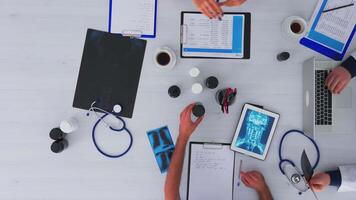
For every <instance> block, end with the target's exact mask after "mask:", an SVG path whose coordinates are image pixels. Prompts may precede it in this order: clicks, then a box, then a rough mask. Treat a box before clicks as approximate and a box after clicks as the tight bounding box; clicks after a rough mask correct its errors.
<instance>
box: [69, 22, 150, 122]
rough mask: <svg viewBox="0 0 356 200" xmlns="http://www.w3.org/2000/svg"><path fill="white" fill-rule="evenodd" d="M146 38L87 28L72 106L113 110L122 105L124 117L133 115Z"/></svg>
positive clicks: (121, 113)
mask: <svg viewBox="0 0 356 200" xmlns="http://www.w3.org/2000/svg"><path fill="white" fill-rule="evenodd" d="M146 43H147V42H146V40H142V39H136V38H130V37H123V36H121V35H120V34H112V33H107V32H103V31H98V30H94V29H88V30H87V34H86V39H85V44H84V50H83V55H82V60H81V64H80V70H79V74H78V80H77V86H76V89H75V94H74V100H73V107H75V108H79V109H84V110H88V109H90V108H91V106H92V105H93V103H95V106H96V107H99V108H100V109H103V110H105V111H107V112H112V110H113V107H114V106H115V105H117V104H118V105H120V106H121V107H122V111H121V112H120V113H119V114H118V115H119V116H122V117H127V118H132V115H133V111H134V107H135V101H136V94H137V90H138V86H139V81H140V76H141V69H142V63H143V59H144V55H145V51H146Z"/></svg>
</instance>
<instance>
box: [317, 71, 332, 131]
mask: <svg viewBox="0 0 356 200" xmlns="http://www.w3.org/2000/svg"><path fill="white" fill-rule="evenodd" d="M328 74H329V71H328V70H315V125H332V94H331V92H330V91H329V90H328V88H327V87H326V86H325V80H326V77H327V76H328Z"/></svg>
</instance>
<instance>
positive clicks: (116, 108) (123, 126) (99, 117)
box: [87, 101, 133, 158]
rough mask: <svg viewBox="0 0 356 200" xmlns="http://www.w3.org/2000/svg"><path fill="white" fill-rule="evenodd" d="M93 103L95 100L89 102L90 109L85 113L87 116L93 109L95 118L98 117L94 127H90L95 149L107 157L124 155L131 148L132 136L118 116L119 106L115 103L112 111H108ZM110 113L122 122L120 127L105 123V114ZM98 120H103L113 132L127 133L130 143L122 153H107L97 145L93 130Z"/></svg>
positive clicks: (94, 130)
mask: <svg viewBox="0 0 356 200" xmlns="http://www.w3.org/2000/svg"><path fill="white" fill-rule="evenodd" d="M95 103H96V101H94V102H93V103H92V104H91V106H90V109H89V112H88V113H87V116H89V113H90V112H91V111H93V112H94V113H95V115H96V116H97V118H98V121H96V123H95V124H94V127H93V129H92V139H93V143H94V145H95V147H96V149H97V150H98V151H99V152H100V153H101V154H103V155H104V156H106V157H109V158H119V157H122V156H124V155H125V154H127V153H128V152H129V151H130V149H131V147H132V142H133V138H132V134H131V132H130V130H129V129H127V127H126V123H125V121H124V119H122V118H121V117H120V116H118V114H119V113H120V112H121V110H122V108H121V106H120V105H118V104H117V105H115V106H114V107H113V111H112V112H108V111H106V110H104V109H101V108H98V107H96V106H95ZM96 111H100V112H103V113H104V115H103V116H100V115H99V114H98V113H97V112H96ZM110 115H111V116H113V117H115V118H116V119H118V120H119V121H120V122H121V123H122V127H121V128H114V127H112V126H111V125H110V124H109V123H107V122H106V121H105V118H106V117H107V116H110ZM100 122H103V123H104V124H106V125H107V126H108V127H109V128H110V129H111V130H112V131H115V132H126V133H127V134H128V135H129V137H130V144H129V146H128V147H127V148H126V149H125V150H124V151H123V152H122V153H119V154H109V153H106V152H105V151H103V150H102V149H101V148H100V147H99V145H98V143H97V141H96V138H95V132H96V128H97V126H98V125H99V124H100Z"/></svg>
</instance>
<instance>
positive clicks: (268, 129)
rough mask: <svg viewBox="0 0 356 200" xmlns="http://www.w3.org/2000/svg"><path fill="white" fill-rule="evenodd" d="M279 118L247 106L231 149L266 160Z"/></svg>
mask: <svg viewBox="0 0 356 200" xmlns="http://www.w3.org/2000/svg"><path fill="white" fill-rule="evenodd" d="M278 118H279V116H278V115H277V114H275V113H272V112H269V111H266V110H263V109H260V108H257V107H254V106H251V105H248V104H246V105H245V107H244V109H243V112H242V115H241V118H240V121H239V124H238V127H237V129H236V132H235V137H234V140H233V142H232V144H231V148H232V149H233V150H236V151H238V152H241V153H245V154H248V155H251V156H253V157H256V158H259V159H264V158H265V156H266V153H267V151H268V147H269V144H270V141H271V138H272V135H273V133H274V129H275V126H276V124H277V121H278Z"/></svg>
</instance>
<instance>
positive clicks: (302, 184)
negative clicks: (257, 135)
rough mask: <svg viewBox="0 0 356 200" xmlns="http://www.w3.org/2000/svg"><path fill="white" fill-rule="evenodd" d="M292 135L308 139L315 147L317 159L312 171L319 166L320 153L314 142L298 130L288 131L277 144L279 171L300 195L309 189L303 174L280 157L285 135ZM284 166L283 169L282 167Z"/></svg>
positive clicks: (292, 164)
mask: <svg viewBox="0 0 356 200" xmlns="http://www.w3.org/2000/svg"><path fill="white" fill-rule="evenodd" d="M292 133H299V134H301V135H303V136H304V137H306V138H308V139H309V140H310V141H311V142H312V144H313V145H314V147H315V150H316V153H317V159H316V162H315V163H314V165H313V167H312V168H313V170H314V169H315V168H316V167H317V166H318V164H319V160H320V151H319V147H318V145H317V144H316V142H315V141H314V140H313V139H312V138H310V137H309V136H307V135H305V133H304V132H302V131H299V130H290V131H287V132H286V133H285V134H284V135H283V137H282V139H281V141H280V143H279V150H278V155H279V170H280V171H281V173H282V174H283V175H285V176H286V177H287V179H288V181H289V182H290V183H292V185H293V186H294V187H295V188H296V189H297V190H299V194H302V192H306V191H307V190H308V189H309V186H308V183H307V182H306V181H305V179H304V174H303V173H302V172H301V170H299V169H298V168H297V167H296V165H295V164H294V162H293V161H292V160H290V159H286V158H283V156H282V147H283V142H284V139H285V138H286V137H287V135H289V134H292ZM283 165H284V167H283Z"/></svg>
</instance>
